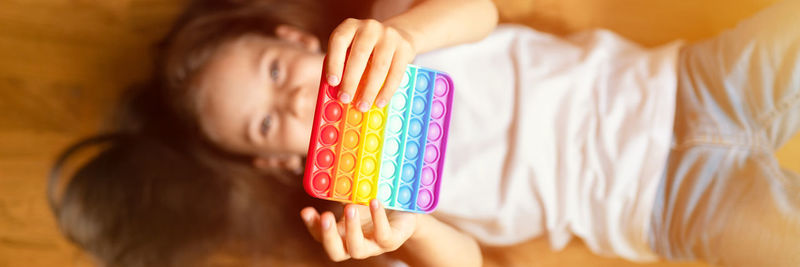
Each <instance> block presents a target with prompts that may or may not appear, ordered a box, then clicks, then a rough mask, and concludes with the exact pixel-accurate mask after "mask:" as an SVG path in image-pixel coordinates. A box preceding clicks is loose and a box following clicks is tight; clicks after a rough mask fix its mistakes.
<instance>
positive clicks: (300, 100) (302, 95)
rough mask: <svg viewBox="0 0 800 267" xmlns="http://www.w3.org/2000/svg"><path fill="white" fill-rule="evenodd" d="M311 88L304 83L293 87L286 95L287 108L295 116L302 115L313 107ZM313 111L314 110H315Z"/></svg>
mask: <svg viewBox="0 0 800 267" xmlns="http://www.w3.org/2000/svg"><path fill="white" fill-rule="evenodd" d="M309 92H310V89H309V88H307V86H304V85H298V86H295V87H293V88H292V89H291V90H289V92H287V93H288V94H287V95H286V103H285V104H286V109H287V111H288V112H290V113H291V114H292V115H294V116H301V115H302V114H304V113H307V112H309V111H308V110H307V109H309V108H313V104H314V103H312V102H313V99H310V97H309ZM311 112H314V111H313V110H312V111H311Z"/></svg>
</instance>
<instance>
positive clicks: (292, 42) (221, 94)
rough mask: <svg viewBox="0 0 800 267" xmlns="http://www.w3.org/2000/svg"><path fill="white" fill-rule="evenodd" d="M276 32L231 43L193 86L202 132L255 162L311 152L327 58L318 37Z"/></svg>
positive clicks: (224, 47)
mask: <svg viewBox="0 0 800 267" xmlns="http://www.w3.org/2000/svg"><path fill="white" fill-rule="evenodd" d="M277 32H278V34H277V35H278V38H270V37H265V36H260V35H255V34H252V35H245V36H242V37H240V38H237V39H234V40H232V41H229V42H227V43H226V44H224V45H223V46H221V47H220V48H219V49H217V51H216V53H215V54H214V55H213V56H212V57H211V59H210V60H209V61H208V62H207V64H206V65H205V66H204V67H203V69H202V70H201V71H200V72H199V75H198V76H196V78H195V79H194V80H193V81H192V85H193V86H192V87H193V88H195V90H198V91H197V92H196V94H194V96H195V98H194V99H193V100H194V101H196V102H195V103H194V104H195V106H196V107H197V108H198V110H197V114H199V116H200V118H199V122H200V126H201V129H202V131H203V132H204V134H205V135H206V136H207V137H208V138H209V139H210V140H211V141H212V142H214V143H215V144H217V145H218V146H220V147H221V148H222V149H224V150H227V151H231V152H235V153H241V154H246V155H252V156H255V157H256V158H270V157H287V156H290V157H294V156H304V155H305V154H306V152H307V151H308V139H309V137H310V135H311V124H312V123H313V115H314V106H315V104H316V97H317V92H318V87H319V82H320V77H321V74H322V64H323V58H324V54H323V53H321V52H320V50H319V41H318V40H317V39H316V38H311V37H309V36H308V35H304V33H302V32H297V31H295V30H293V29H287V28H282V29H281V28H279V30H278V31H277Z"/></svg>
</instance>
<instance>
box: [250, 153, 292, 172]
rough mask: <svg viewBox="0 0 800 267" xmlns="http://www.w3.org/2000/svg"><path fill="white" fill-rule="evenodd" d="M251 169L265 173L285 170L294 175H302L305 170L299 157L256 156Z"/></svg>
mask: <svg viewBox="0 0 800 267" xmlns="http://www.w3.org/2000/svg"><path fill="white" fill-rule="evenodd" d="M253 167H255V168H256V169H258V170H260V171H263V172H265V173H270V172H273V171H275V170H287V171H290V172H292V173H294V174H302V173H303V169H304V168H305V166H303V157H302V156H300V155H275V156H257V157H255V158H253Z"/></svg>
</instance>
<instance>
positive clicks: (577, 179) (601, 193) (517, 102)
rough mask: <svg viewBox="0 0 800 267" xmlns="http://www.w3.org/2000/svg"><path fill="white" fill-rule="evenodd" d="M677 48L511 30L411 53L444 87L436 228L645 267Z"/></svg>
mask: <svg viewBox="0 0 800 267" xmlns="http://www.w3.org/2000/svg"><path fill="white" fill-rule="evenodd" d="M680 45H681V44H680V43H673V44H669V45H666V46H662V47H660V48H655V49H645V48H642V47H640V46H638V45H636V44H633V43H630V42H628V41H625V40H623V39H622V38H621V37H619V36H617V35H615V34H613V33H611V32H608V31H602V30H597V31H592V32H586V33H582V34H578V35H574V36H571V37H570V38H569V39H563V38H559V37H556V36H552V35H549V34H544V33H540V32H536V31H534V30H532V29H530V28H526V27H522V26H513V25H503V26H500V27H498V28H497V29H496V30H495V31H494V32H493V33H492V34H491V35H490V36H489V37H487V38H486V39H484V40H482V41H480V42H477V43H472V44H465V45H460V46H456V47H452V48H447V49H441V50H437V51H433V52H429V53H426V54H422V55H419V56H418V57H417V59H416V60H415V62H414V63H415V64H417V65H419V66H424V67H430V68H433V69H437V70H441V71H444V72H447V73H448V74H450V76H451V77H452V78H453V81H454V83H455V84H454V86H455V91H454V93H455V95H454V101H453V113H452V117H451V124H450V133H449V139H448V145H447V154H446V157H445V165H444V168H445V169H444V171H443V175H444V176H443V177H442V184H441V196H440V200H439V206H438V208H437V210H436V212H435V213H434V215H435V216H437V218H439V219H441V220H443V221H445V222H448V223H450V224H452V225H454V226H456V227H457V228H459V229H461V230H463V231H465V232H468V233H470V234H472V235H474V236H475V237H476V238H478V240H480V241H481V242H482V243H485V244H490V245H504V244H512V243H515V242H520V241H524V240H527V239H530V238H533V237H537V236H541V235H547V236H548V237H549V239H550V243H551V245H552V246H553V247H554V248H556V249H560V248H563V247H564V246H565V245H566V244H567V243H568V242H569V240H570V239H571V237H572V236H573V235H575V236H578V237H580V238H582V239H583V241H584V242H585V243H586V244H587V245H588V246H589V248H590V249H592V250H593V251H595V252H596V253H600V254H604V255H618V256H622V257H625V258H628V259H632V260H652V259H655V255H654V254H653V253H652V252H651V249H650V248H649V246H648V242H647V236H648V230H649V229H648V224H649V221H650V216H651V211H652V206H653V201H654V198H655V190H656V187H657V184H658V180H659V178H660V177H661V175H662V172H663V170H664V167H665V165H666V158H667V155H668V152H669V146H670V142H671V138H672V124H673V114H674V110H675V92H676V79H677V78H676V63H677V58H678V51H679V48H680Z"/></svg>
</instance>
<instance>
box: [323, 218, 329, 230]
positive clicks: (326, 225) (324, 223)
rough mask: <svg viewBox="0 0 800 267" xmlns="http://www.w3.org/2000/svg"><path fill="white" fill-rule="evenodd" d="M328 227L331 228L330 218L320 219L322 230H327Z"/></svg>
mask: <svg viewBox="0 0 800 267" xmlns="http://www.w3.org/2000/svg"><path fill="white" fill-rule="evenodd" d="M328 228H331V219H328V218H324V219H323V220H322V230H328Z"/></svg>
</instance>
